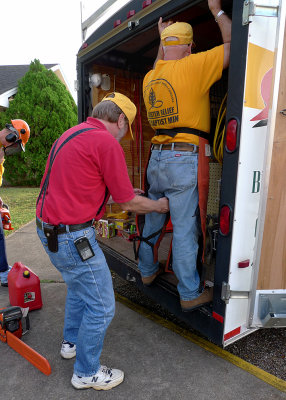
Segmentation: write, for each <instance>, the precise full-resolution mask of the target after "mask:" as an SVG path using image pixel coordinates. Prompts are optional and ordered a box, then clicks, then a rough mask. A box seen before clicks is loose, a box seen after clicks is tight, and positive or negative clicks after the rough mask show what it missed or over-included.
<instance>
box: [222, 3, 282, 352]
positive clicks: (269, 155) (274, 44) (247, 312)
mask: <svg viewBox="0 0 286 400" xmlns="http://www.w3.org/2000/svg"><path fill="white" fill-rule="evenodd" d="M251 3H252V2H244V5H243V14H242V19H241V20H242V24H243V25H248V24H249V31H248V38H247V57H246V74H245V84H244V93H243V107H242V115H241V119H240V118H237V116H236V114H235V113H233V114H232V105H231V102H230V104H229V109H228V116H229V117H228V119H227V127H229V130H230V128H231V127H232V129H234V126H235V127H236V126H237V134H238V136H239V139H238V142H239V146H238V147H237V148H235V149H234V152H238V155H237V156H238V166H237V182H236V195H235V205H234V207H233V208H232V207H231V206H229V204H228V202H227V200H226V199H225V198H224V195H223V194H222V196H221V203H220V204H221V213H220V220H221V227H220V229H221V230H223V229H225V220H224V219H226V220H227V219H228V220H229V221H230V230H231V249H230V255H229V257H230V258H229V275H228V279H227V280H226V281H224V282H222V287H221V298H222V300H224V301H225V303H226V308H225V315H224V336H223V344H224V345H228V344H230V343H232V342H234V341H235V340H237V339H239V338H241V337H242V336H245V335H246V334H248V333H250V332H252V331H253V330H255V329H257V328H259V327H274V326H276V327H278V326H279V327H282V326H285V321H286V290H285V289H286V264H285V262H286V261H285V260H286V258H285V255H286V253H285V248H286V241H285V240H286V239H285V238H286V235H285V233H286V231H285V216H286V202H285V200H286V191H285V184H284V183H283V182H282V181H281V178H282V176H284V174H281V171H284V170H285V166H286V142H285V139H286V118H285V116H284V114H283V112H282V114H280V115H279V112H280V111H281V109H282V108H285V104H286V102H285V91H284V89H283V88H281V89H280V93H279V85H280V82H281V83H282V84H283V82H284V88H285V70H286V63H285V58H286V57H285V53H286V52H285V40H284V38H285V33H284V31H285V15H286V14H285V9H286V4H285V1H282V0H281V1H280V2H279V1H278V0H272V1H269V0H267V1H260V2H259V3H260V5H259V6H256V7H253V8H252V7H251V6H254V4H253V3H252V4H251ZM249 14H254V15H253V16H252V17H250V15H249ZM250 21H251V22H250ZM283 43H284V44H283ZM283 47H284V49H283ZM282 58H283V60H282ZM282 61H283V62H282ZM231 95H232V94H231V91H230V90H229V93H228V96H229V97H231ZM278 95H279V99H280V100H279V103H280V104H279V105H278V108H277V100H278ZM283 101H284V106H283V105H282V104H281V103H283ZM234 107H235V106H234ZM279 107H280V108H279ZM231 124H232V125H231ZM230 135H231V132H230ZM227 136H228V135H227ZM227 146H228V142H227V140H226V151H225V159H224V168H227V162H228V158H231V157H232V154H233V152H232V149H228V147H227ZM271 160H272V161H271ZM270 167H271V168H270ZM223 183H224V177H222V184H223ZM225 183H226V182H225ZM223 190H224V189H223V188H222V192H223ZM283 200H284V201H283ZM265 215H266V219H265ZM282 218H283V220H284V222H282ZM220 234H221V236H224V235H225V236H228V235H229V233H228V232H222V231H220ZM222 241H223V239H222ZM218 247H219V246H218ZM278 249H279V250H278ZM219 251H220V249H218V259H217V262H219V260H220V259H221V255H220V254H219ZM283 252H284V254H283ZM222 254H223V252H222Z"/></svg>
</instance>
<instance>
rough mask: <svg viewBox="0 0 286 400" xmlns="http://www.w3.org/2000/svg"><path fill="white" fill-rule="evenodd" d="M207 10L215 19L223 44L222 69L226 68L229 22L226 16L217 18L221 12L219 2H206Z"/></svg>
mask: <svg viewBox="0 0 286 400" xmlns="http://www.w3.org/2000/svg"><path fill="white" fill-rule="evenodd" d="M208 5H209V9H210V11H211V13H212V15H213V16H214V18H215V19H216V21H217V23H218V26H219V29H220V32H221V35H222V41H223V43H224V59H223V68H224V69H225V68H227V67H228V65H229V55H230V42H231V20H230V19H229V18H228V16H227V15H226V14H225V13H223V14H221V15H220V16H219V17H217V15H218V13H219V12H220V11H221V0H208Z"/></svg>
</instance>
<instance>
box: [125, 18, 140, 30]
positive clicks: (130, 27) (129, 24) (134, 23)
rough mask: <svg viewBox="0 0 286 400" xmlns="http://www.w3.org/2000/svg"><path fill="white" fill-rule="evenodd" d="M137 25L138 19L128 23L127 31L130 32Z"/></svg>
mask: <svg viewBox="0 0 286 400" xmlns="http://www.w3.org/2000/svg"><path fill="white" fill-rule="evenodd" d="M138 25H139V19H136V20H135V21H129V22H128V25H127V26H128V29H129V30H130V31H131V30H132V29H134V28H135V26H138Z"/></svg>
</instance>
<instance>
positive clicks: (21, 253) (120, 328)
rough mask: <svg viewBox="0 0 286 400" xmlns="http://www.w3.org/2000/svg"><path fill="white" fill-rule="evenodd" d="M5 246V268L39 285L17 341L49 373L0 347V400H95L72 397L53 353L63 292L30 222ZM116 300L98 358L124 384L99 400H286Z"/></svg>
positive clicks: (62, 364) (3, 302)
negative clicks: (21, 271) (27, 273)
mask: <svg viewBox="0 0 286 400" xmlns="http://www.w3.org/2000/svg"><path fill="white" fill-rule="evenodd" d="M6 244H7V252H8V260H9V263H10V264H12V265H13V263H14V262H16V261H21V262H23V263H24V264H25V265H27V266H28V267H29V268H31V269H32V270H33V271H34V272H35V273H36V274H37V275H38V276H39V277H40V279H41V289H42V297H43V308H42V309H40V310H34V311H32V312H31V313H30V320H31V331H30V332H29V333H28V334H27V335H25V336H24V337H23V341H24V342H25V343H27V344H28V345H30V346H31V347H33V348H34V349H35V350H37V351H38V352H39V353H40V354H42V355H43V356H44V357H46V358H47V359H48V360H49V362H50V364H51V367H52V374H51V375H50V376H48V377H47V376H45V375H43V374H42V373H41V372H39V371H38V370H37V369H36V368H35V367H33V366H32V365H31V364H29V363H28V362H27V361H26V360H24V359H23V358H22V357H20V356H19V355H18V354H17V353H16V352H14V351H13V350H12V349H11V348H9V346H8V345H7V344H5V343H2V342H1V343H0V352H1V359H2V369H1V381H0V391H1V398H6V399H14V398H21V399H23V400H26V399H27V400H28V399H29V400H34V399H35V400H36V399H37V400H38V399H39V398H42V399H45V400H46V399H47V400H49V399H51V400H54V399H69V400H71V399H77V398H78V396H81V398H82V399H94V398H95V396H97V395H96V394H95V392H94V391H93V390H92V389H89V390H84V391H82V392H80V393H78V391H77V390H76V389H74V388H73V387H72V386H71V384H70V379H71V376H72V371H73V360H63V359H61V357H60V355H59V350H60V342H61V339H62V330H63V318H64V302H65V294H66V287H65V284H64V283H63V281H62V278H61V276H60V274H59V273H58V272H57V270H56V269H55V268H54V267H53V266H52V265H51V263H50V261H49V259H48V257H47V256H46V254H45V252H44V250H43V248H42V246H41V243H40V241H39V240H38V238H37V235H36V230H35V221H32V222H31V223H29V224H28V225H26V226H24V227H23V228H21V229H20V230H18V231H17V232H15V233H14V234H12V235H10V236H9V237H8V238H7V241H6ZM117 299H118V301H117V310H116V315H115V318H114V320H113V321H112V323H111V325H110V328H109V330H108V332H107V335H106V340H105V344H104V349H103V353H102V357H101V360H102V363H103V364H106V365H108V366H114V367H117V368H121V369H122V370H124V372H125V380H124V382H123V383H122V384H121V385H120V386H118V387H117V388H114V389H112V390H111V391H108V392H102V393H99V394H98V396H101V397H102V398H103V399H116V400H120V399H124V400H125V399H132V400H141V399H142V400H143V399H144V400H148V399H152V400H153V399H158V400H159V399H160V400H161V399H168V400H178V399H183V400H185V399H186V400H187V399H190V396H191V397H192V398H196V399H197V400H204V399H209V398H211V399H214V400H216V399H217V400H221V399H222V398H223V399H226V400H228V399H229V400H232V399H237V398H240V399H241V400H244V399H245V400H246V399H247V400H248V399H249V398H252V397H253V396H254V394H255V397H257V398H259V399H261V400H264V399H265V400H268V399H279V400H280V399H281V400H282V399H286V393H284V392H283V391H282V390H286V385H284V386H283V382H284V381H282V380H279V379H278V380H277V378H276V379H275V377H274V376H272V375H271V376H270V377H271V379H270V380H269V381H266V380H265V379H262V378H261V379H259V378H258V377H257V376H254V375H253V371H251V370H247V368H246V366H248V367H249V366H250V364H248V363H245V364H244V362H243V361H242V360H241V365H240V367H238V366H237V365H234V364H233V362H232V361H231V362H229V361H228V360H227V359H225V358H223V357H222V354H223V353H215V352H214V351H213V349H214V348H215V349H219V348H218V347H217V346H214V347H212V346H213V345H211V344H210V345H211V346H210V347H209V348H208V347H207V344H208V343H209V342H207V341H203V342H201V341H197V342H196V341H195V340H194V339H196V336H194V335H191V336H188V335H187V334H186V331H184V330H182V329H178V330H176V326H175V325H174V324H173V325H168V324H165V326H164V320H163V319H162V318H160V317H158V316H156V315H155V314H153V313H152V312H145V311H144V308H142V307H139V306H136V305H134V304H133V303H131V302H130V301H128V300H125V299H122V298H121V297H120V296H118V298H117ZM8 305H9V296H8V289H7V288H3V287H0V306H1V307H6V306H8ZM171 328H172V329H171ZM220 350H221V349H220ZM221 351H222V352H224V350H221ZM250 367H251V366H250ZM248 371H249V372H250V373H249V372H248ZM260 371H261V370H260ZM284 384H285V382H284ZM278 388H280V390H279V389H278Z"/></svg>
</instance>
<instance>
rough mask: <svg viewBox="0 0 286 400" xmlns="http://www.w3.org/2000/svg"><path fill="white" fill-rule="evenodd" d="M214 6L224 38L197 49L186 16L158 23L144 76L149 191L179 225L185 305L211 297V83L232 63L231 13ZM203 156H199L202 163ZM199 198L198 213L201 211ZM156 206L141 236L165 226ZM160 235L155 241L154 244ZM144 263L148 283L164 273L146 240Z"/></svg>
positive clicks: (214, 0) (176, 257)
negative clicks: (205, 265)
mask: <svg viewBox="0 0 286 400" xmlns="http://www.w3.org/2000/svg"><path fill="white" fill-rule="evenodd" d="M208 5H209V9H210V11H211V13H212V14H213V16H214V18H215V20H216V22H217V24H218V27H219V29H220V31H221V34H222V39H223V44H222V45H220V46H218V47H215V48H213V49H211V50H208V51H204V52H201V53H197V54H192V44H193V30H192V27H191V25H189V24H187V23H185V22H176V23H174V24H173V23H170V22H167V23H163V22H162V18H160V20H159V23H158V28H159V34H160V36H161V43H160V46H159V51H158V55H157V58H156V60H155V63H154V67H153V69H152V70H151V71H149V72H148V73H147V75H146V76H145V78H144V81H143V96H144V102H145V106H146V110H147V117H148V120H149V123H150V125H151V126H152V128H153V129H154V130H155V136H154V137H153V138H152V146H151V157H150V160H149V163H148V169H147V179H148V185H149V190H148V197H149V198H150V199H153V200H157V199H159V198H161V197H163V196H166V197H168V199H169V203H170V215H171V220H172V224H173V243H172V268H173V270H174V273H175V275H176V277H177V279H178V285H177V289H178V292H179V295H180V304H181V308H182V311H186V312H188V311H192V310H194V309H195V308H197V307H200V306H202V305H203V304H206V303H209V302H211V301H212V296H213V294H212V290H211V289H206V290H204V291H203V292H201V293H200V291H199V290H200V289H199V288H200V277H199V274H198V271H197V267H196V263H197V254H198V238H199V232H200V226H199V218H198V214H200V218H201V230H202V232H203V233H204V230H205V229H204V227H205V217H206V204H207V191H208V156H209V155H210V151H208V137H209V132H210V100H209V90H210V87H211V86H212V84H213V83H215V82H216V81H217V80H219V79H220V78H221V75H222V71H223V69H224V68H227V67H228V64H229V54H230V40H231V20H230V19H229V18H228V17H227V15H226V14H225V12H224V11H223V10H222V9H221V1H220V0H208ZM198 159H199V160H200V162H198ZM198 205H199V212H198ZM164 219H165V217H164V216H163V215H161V214H158V213H152V214H148V215H146V217H145V225H144V229H143V237H149V236H150V235H152V234H153V233H154V232H157V231H159V230H160V228H161V227H162V226H163V223H164ZM157 238H158V235H157V236H155V237H154V238H153V239H151V240H150V241H151V242H152V243H155V242H156V241H157ZM138 266H139V269H140V272H141V276H142V281H143V284H145V285H150V284H152V282H153V281H154V280H155V279H156V277H157V276H158V275H159V274H160V272H161V269H160V268H159V263H158V262H157V263H154V261H153V252H152V248H151V246H149V245H148V243H146V242H144V241H142V242H141V244H140V249H139V265H138Z"/></svg>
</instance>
